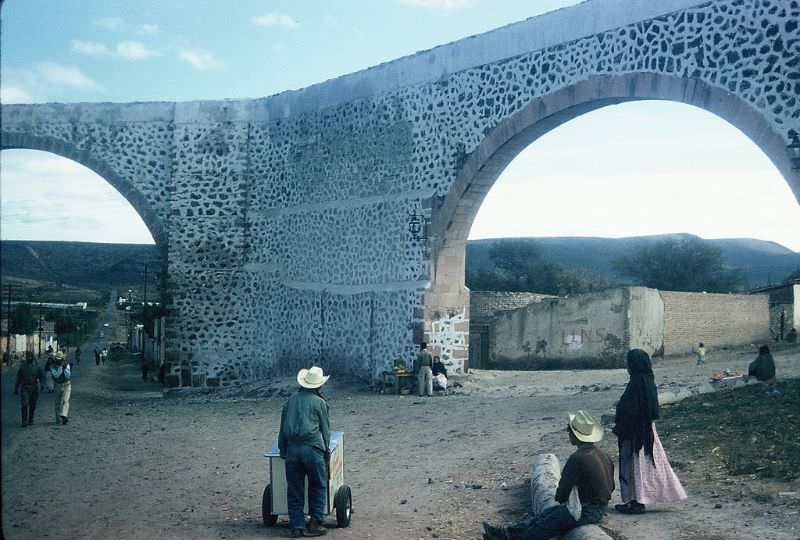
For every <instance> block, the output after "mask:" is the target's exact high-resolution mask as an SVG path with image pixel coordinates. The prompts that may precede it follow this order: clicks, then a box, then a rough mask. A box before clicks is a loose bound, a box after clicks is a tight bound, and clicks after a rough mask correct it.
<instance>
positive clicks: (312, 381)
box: [297, 366, 331, 388]
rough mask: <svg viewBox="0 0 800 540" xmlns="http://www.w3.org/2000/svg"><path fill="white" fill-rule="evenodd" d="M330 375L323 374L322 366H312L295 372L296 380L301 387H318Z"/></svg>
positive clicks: (326, 380)
mask: <svg viewBox="0 0 800 540" xmlns="http://www.w3.org/2000/svg"><path fill="white" fill-rule="evenodd" d="M330 377H331V376H330V375H323V374H322V368H321V367H317V366H313V367H312V368H311V369H301V370H300V371H299V372H298V373H297V382H298V384H300V386H302V387H303V388H319V387H320V386H322V385H323V384H325V383H326V382H328V379H330Z"/></svg>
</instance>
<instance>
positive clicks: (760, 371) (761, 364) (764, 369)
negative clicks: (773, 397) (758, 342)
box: [747, 345, 775, 386]
mask: <svg viewBox="0 0 800 540" xmlns="http://www.w3.org/2000/svg"><path fill="white" fill-rule="evenodd" d="M747 376H748V377H755V378H756V379H757V380H759V381H761V382H764V383H767V384H768V385H770V386H772V385H774V384H775V359H774V358H772V355H771V354H770V352H769V347H768V346H767V345H762V346H761V347H760V348H759V349H758V356H757V357H756V359H755V360H753V361H752V362H750V366H748V369H747Z"/></svg>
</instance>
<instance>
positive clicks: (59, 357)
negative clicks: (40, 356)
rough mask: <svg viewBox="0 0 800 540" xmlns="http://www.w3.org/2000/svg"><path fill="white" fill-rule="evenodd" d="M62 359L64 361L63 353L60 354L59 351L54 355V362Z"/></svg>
mask: <svg viewBox="0 0 800 540" xmlns="http://www.w3.org/2000/svg"><path fill="white" fill-rule="evenodd" d="M63 359H64V353H63V352H61V351H58V352H57V353H56V360H63Z"/></svg>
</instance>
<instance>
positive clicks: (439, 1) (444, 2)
mask: <svg viewBox="0 0 800 540" xmlns="http://www.w3.org/2000/svg"><path fill="white" fill-rule="evenodd" d="M400 3H401V4H407V5H409V6H418V7H423V8H426V9H440V10H443V11H453V10H456V9H465V8H470V7H472V0H400Z"/></svg>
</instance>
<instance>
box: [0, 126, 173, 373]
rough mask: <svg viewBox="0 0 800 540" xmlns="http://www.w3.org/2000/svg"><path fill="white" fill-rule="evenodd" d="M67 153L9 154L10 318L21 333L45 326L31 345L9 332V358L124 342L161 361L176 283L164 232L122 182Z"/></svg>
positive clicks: (6, 266) (5, 235)
mask: <svg viewBox="0 0 800 540" xmlns="http://www.w3.org/2000/svg"><path fill="white" fill-rule="evenodd" d="M4 143H5V141H4ZM64 154H67V155H66V156H64V155H59V154H57V153H54V152H48V151H43V150H39V149H23V148H8V147H5V148H4V149H3V151H2V152H0V161H1V162H2V171H3V182H2V188H1V190H2V242H3V250H2V253H3V265H2V266H3V272H2V293H3V306H2V309H3V315H4V318H13V319H14V321H15V329H17V330H19V331H20V332H21V331H22V330H25V329H26V328H27V330H30V328H29V327H30V326H31V323H30V321H27V320H28V319H31V318H32V319H33V323H32V324H33V326H34V327H35V328H34V331H33V333H32V334H31V335H30V336H28V335H27V334H29V333H30V332H24V333H22V334H20V335H25V336H26V337H25V339H24V343H23V342H22V340H21V339H20V338H19V337H18V336H17V335H16V334H14V339H11V338H9V337H8V336H9V335H10V334H12V333H13V332H8V333H5V332H4V336H3V337H4V338H5V340H4V348H7V349H4V352H5V350H9V352H11V353H13V354H10V355H9V356H10V358H9V360H10V361H13V360H14V357H16V356H20V354H24V352H25V350H33V352H34V353H35V354H36V355H40V354H41V352H42V349H44V348H45V347H46V346H45V344H49V345H50V346H54V347H59V348H63V349H65V350H66V351H67V352H68V353H70V352H71V353H72V354H74V351H75V350H76V348H77V347H79V346H83V347H84V349H85V348H86V346H87V344H91V346H92V347H97V348H99V350H102V349H103V348H106V349H109V350H110V348H111V346H112V344H118V346H119V347H120V349H123V348H127V350H128V351H130V352H134V353H137V354H138V353H142V352H143V351H145V350H147V349H148V348H149V350H148V351H147V353H148V354H151V355H153V356H154V362H155V361H156V360H158V361H161V360H162V359H163V341H164V340H163V334H164V329H163V326H164V323H165V318H164V317H163V313H164V307H163V306H164V303H165V302H164V300H163V299H164V298H165V296H166V291H165V284H166V282H167V281H166V272H165V269H166V249H165V245H164V242H163V241H161V236H160V235H161V226H160V224H159V223H157V222H155V223H154V222H148V221H147V220H146V219H145V218H144V217H143V216H142V215H140V213H139V210H138V209H137V208H136V207H135V206H134V204H133V203H132V201H130V200H129V199H128V198H126V197H125V195H124V194H123V193H121V192H120V191H119V188H118V187H117V186H118V185H120V182H119V181H118V179H116V178H115V179H114V180H115V182H114V183H112V182H111V181H110V180H109V179H108V178H105V177H103V176H102V175H100V174H98V173H97V172H96V171H95V170H92V169H90V168H89V167H87V166H85V165H83V164H81V163H79V162H77V161H76V160H74V156H75V154H71V153H70V152H64ZM70 154H71V155H70ZM100 169H101V170H102V169H103V168H102V167H100ZM115 184H116V185H115ZM136 202H137V204H138V205H139V207H140V208H141V207H142V206H141V201H139V200H137V201H136ZM157 235H158V236H157ZM8 315H11V317H8ZM17 319H19V320H17ZM26 321H27V322H26ZM12 349H13V350H12ZM87 353H88V351H87ZM87 356H91V355H89V354H84V355H83V358H84V360H87V361H91V358H87Z"/></svg>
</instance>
